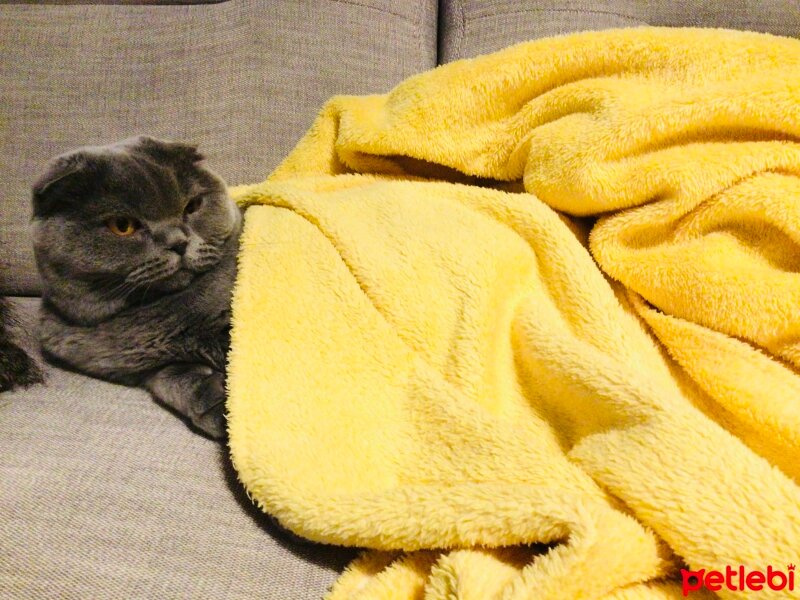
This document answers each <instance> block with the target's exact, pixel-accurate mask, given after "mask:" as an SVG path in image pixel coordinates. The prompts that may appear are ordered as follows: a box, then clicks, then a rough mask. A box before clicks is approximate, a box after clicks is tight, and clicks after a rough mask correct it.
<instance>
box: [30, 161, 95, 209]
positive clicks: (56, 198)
mask: <svg viewBox="0 0 800 600" xmlns="http://www.w3.org/2000/svg"><path fill="white" fill-rule="evenodd" d="M87 164H88V161H87V158H86V156H85V155H83V154H82V153H80V152H72V153H69V154H63V155H61V156H57V157H55V158H54V159H52V160H51V161H50V162H49V163H48V164H47V168H46V169H45V172H44V174H43V175H42V176H41V177H39V179H37V180H36V183H34V184H33V216H34V218H38V217H44V216H47V215H48V214H51V213H53V212H55V211H57V210H58V209H59V208H61V207H63V206H65V205H66V204H68V203H69V201H70V197H71V196H72V195H74V194H75V193H76V192H78V191H79V190H76V189H75V188H76V186H80V183H81V181H80V180H81V179H83V178H82V177H81V175H82V174H83V173H84V172H85V171H86V168H87Z"/></svg>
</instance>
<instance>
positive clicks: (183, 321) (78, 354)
mask: <svg viewBox="0 0 800 600" xmlns="http://www.w3.org/2000/svg"><path fill="white" fill-rule="evenodd" d="M202 159H203V157H202V156H201V155H200V154H199V153H198V152H197V149H196V148H195V147H194V146H189V145H185V144H178V143H172V142H164V141H160V140H155V139H153V138H148V137H144V136H139V137H137V138H132V139H129V140H124V141H122V142H118V143H116V144H112V145H109V146H99V147H86V148H79V149H77V150H74V151H72V152H69V153H67V154H64V155H61V156H59V157H56V158H55V159H53V160H52V161H51V163H50V165H49V166H48V168H47V170H46V172H45V174H44V175H43V176H42V177H41V178H40V179H39V181H38V182H37V183H36V184H35V185H34V188H33V213H34V219H33V231H34V251H35V255H36V263H37V266H38V268H39V272H40V273H41V275H42V279H43V284H44V293H43V297H44V301H43V305H42V315H41V344H42V349H43V350H44V352H45V353H46V355H48V356H49V357H51V358H54V359H56V360H58V361H60V362H62V363H64V364H66V365H68V366H70V367H72V368H74V369H76V370H78V371H81V372H83V373H87V374H89V375H93V376H95V377H99V378H102V379H107V380H109V381H114V382H117V383H123V384H126V385H133V386H140V387H144V388H145V389H147V390H149V391H150V392H151V394H152V395H153V396H155V397H156V398H157V399H158V400H160V401H162V402H163V403H165V404H167V405H168V406H170V407H172V408H173V409H174V410H176V411H178V412H179V413H181V414H182V415H184V416H186V417H188V419H189V420H190V421H191V422H192V423H193V424H194V425H195V426H196V427H198V428H199V429H201V430H202V431H204V432H205V433H207V434H209V435H211V436H212V437H222V436H223V435H224V432H225V419H224V400H225V389H224V381H225V378H224V372H225V358H226V354H227V350H228V345H229V327H230V294H231V289H232V287H233V282H234V278H235V275H236V255H237V251H238V238H239V233H240V231H241V222H242V218H241V214H240V212H239V210H238V209H237V208H236V206H235V204H234V203H233V201H232V200H231V199H230V198H229V197H228V195H227V192H226V189H225V184H224V182H223V181H222V180H221V179H220V178H219V177H218V176H217V175H215V174H214V173H213V172H212V171H210V170H209V169H207V168H206V167H205V166H204V165H203V164H202ZM197 198H202V200H201V201H200V205H199V208H197V209H196V211H195V212H191V214H188V213H187V214H185V212H184V211H185V209H186V208H187V205H188V204H189V202H190V201H191V200H192V199H197ZM195 204H196V203H195ZM117 217H128V218H132V219H135V220H136V222H138V223H140V224H141V227H140V228H139V229H138V230H137V231H136V233H134V234H132V235H130V236H127V237H120V236H118V235H115V234H114V233H112V231H111V229H110V228H109V227H108V225H107V224H108V222H109V221H110V220H112V219H115V218H117Z"/></svg>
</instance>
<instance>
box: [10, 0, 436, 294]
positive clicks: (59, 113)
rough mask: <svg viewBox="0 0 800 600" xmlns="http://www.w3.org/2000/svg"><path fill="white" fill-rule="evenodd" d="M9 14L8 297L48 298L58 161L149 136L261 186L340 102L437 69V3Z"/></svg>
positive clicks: (237, 0)
mask: <svg viewBox="0 0 800 600" xmlns="http://www.w3.org/2000/svg"><path fill="white" fill-rule="evenodd" d="M311 6H313V8H312V9H309V4H306V3H300V2H295V1H294V0H270V1H269V2H263V1H259V0H230V1H228V2H222V3H215V4H208V3H205V4H198V5H193V6H186V5H171V6H144V5H141V6H132V5H86V4H79V5H70V6H61V5H30V4H6V3H4V4H2V5H0V39H2V40H3V42H2V46H3V58H2V63H3V64H2V69H0V95H1V96H2V98H3V110H2V113H0V131H1V132H2V135H0V171H1V172H2V173H3V187H2V191H0V194H2V196H0V263H5V264H4V265H3V266H4V267H5V268H3V269H2V273H0V279H2V283H0V295H2V294H29V295H31V294H37V293H38V292H39V291H40V286H39V280H38V276H37V273H36V270H35V267H34V261H33V253H32V250H31V240H30V235H29V220H30V206H29V205H30V186H31V184H32V182H33V181H34V179H35V178H36V177H37V176H38V175H39V173H40V172H41V171H42V169H43V167H44V165H45V163H46V161H47V159H48V158H50V157H51V156H54V155H55V154H59V153H61V152H64V151H66V150H68V149H71V148H74V147H76V146H80V145H85V144H103V143H108V142H111V141H114V140H118V139H122V138H125V137H128V136H132V135H136V134H139V133H147V134H150V135H153V136H157V137H164V138H169V139H176V140H186V141H192V142H198V143H200V145H201V150H202V151H203V153H204V154H206V155H207V156H208V159H209V165H210V166H211V167H212V168H214V169H215V170H216V171H217V172H219V173H220V174H221V175H222V176H223V177H224V178H225V179H226V180H227V181H228V182H229V183H231V184H236V183H245V182H254V181H261V180H263V179H264V177H265V176H266V175H267V174H268V173H269V172H270V171H271V170H272V168H274V167H275V166H276V165H277V163H278V162H279V161H280V159H281V158H282V157H283V156H285V155H286V154H287V153H288V151H289V150H290V149H291V148H292V147H293V145H294V144H295V143H296V142H297V140H298V139H299V138H300V136H301V135H302V134H303V133H304V132H305V131H306V129H307V128H308V127H309V125H310V124H311V122H312V121H313V119H314V116H315V115H316V113H317V111H318V110H319V108H320V106H321V105H322V104H323V103H324V102H325V100H326V99H327V98H328V97H330V96H332V95H334V94H344V93H347V94H365V93H378V92H385V91H388V90H389V89H390V88H391V87H392V86H393V85H394V84H396V83H397V82H399V81H401V80H402V79H404V78H406V77H408V76H409V75H411V74H413V73H417V72H419V71H424V70H426V69H429V68H431V67H433V66H435V64H436V0H409V1H404V2H393V1H391V0H358V2H352V1H346V0H328V1H326V2H316V3H312V5H311Z"/></svg>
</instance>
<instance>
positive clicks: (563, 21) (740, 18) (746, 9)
mask: <svg viewBox="0 0 800 600" xmlns="http://www.w3.org/2000/svg"><path fill="white" fill-rule="evenodd" d="M439 21H440V23H439V31H440V36H439V62H440V63H446V62H451V61H453V60H457V59H459V58H468V57H472V56H477V55H479V54H486V53H488V52H494V51H495V50H499V49H501V48H504V47H506V46H509V45H511V44H514V43H516V42H523V41H526V40H531V39H538V38H543V37H548V36H552V35H559V34H564V33H570V32H573V31H584V30H591V29H611V28H615V27H636V26H638V25H658V26H668V27H727V28H730V29H746V30H752V31H762V32H766V33H774V34H777V35H785V36H797V35H799V34H800V8H798V2H797V0H760V1H759V2H746V1H743V0H668V1H667V0H655V1H652V2H646V1H643V0H442V1H441V3H440V14H439Z"/></svg>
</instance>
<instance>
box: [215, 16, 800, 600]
mask: <svg viewBox="0 0 800 600" xmlns="http://www.w3.org/2000/svg"><path fill="white" fill-rule="evenodd" d="M234 194H235V196H236V198H237V200H238V201H239V202H240V203H241V204H242V205H245V206H249V207H250V208H249V210H248V212H247V218H246V224H245V228H244V233H243V241H242V247H243V250H242V254H241V257H240V274H239V277H238V281H237V285H236V288H235V292H234V300H233V332H232V349H231V354H230V358H229V360H230V364H229V396H230V398H229V403H228V410H229V433H230V451H231V455H232V459H233V462H234V464H235V467H236V469H237V471H238V474H239V477H240V479H241V481H242V482H243V484H244V485H245V486H246V488H247V490H248V492H249V494H250V495H251V497H252V498H253V499H254V500H255V501H256V502H257V503H258V504H259V505H260V506H261V507H262V508H263V509H264V510H265V511H267V512H269V513H271V514H272V515H274V516H276V517H277V519H278V520H279V521H280V522H281V523H282V524H283V525H284V526H285V527H287V528H289V529H290V530H292V531H294V532H296V533H297V534H299V535H301V536H304V537H306V538H309V539H311V540H314V541H318V542H325V543H330V544H342V545H347V546H359V547H365V548H368V549H370V550H368V551H366V552H365V554H364V555H363V556H362V557H361V558H360V559H358V560H357V561H356V562H355V563H354V564H352V565H351V566H350V567H349V569H348V570H347V571H346V572H345V573H344V574H343V575H342V577H341V579H340V580H339V581H338V582H337V583H336V585H335V586H334V587H333V588H332V590H331V591H330V598H331V599H336V600H339V599H341V598H357V599H365V600H366V599H373V598H375V599H377V598H381V599H389V598H392V599H411V598H425V599H431V600H432V599H444V598H460V599H476V600H478V599H481V600H485V599H492V598H498V599H499V598H503V599H506V600H512V599H519V598H534V597H535V598H542V599H551V598H552V599H568V598H616V599H620V598H679V597H683V594H692V595H693V596H695V597H705V596H713V595H719V596H722V597H731V596H735V597H737V598H741V597H753V598H771V597H793V596H795V595H796V594H798V593H800V592H798V591H797V590H800V581H798V582H795V579H794V564H795V563H796V562H797V561H798V560H800V487H799V485H798V484H799V483H800V275H798V269H800V41H797V40H793V39H786V38H779V37H772V36H768V35H761V34H753V33H742V32H732V31H724V30H691V29H658V28H654V29H650V28H641V29H631V30H616V31H606V32H595V33H582V34H577V35H570V36H566V37H559V38H553V39H545V40H540V41H535V42H531V43H525V44H521V45H518V46H514V47H511V48H509V49H506V50H504V51H501V52H498V53H496V54H492V55H488V56H483V57H480V58H477V59H474V60H464V61H459V62H455V63H452V64H448V65H446V66H442V67H439V68H437V69H435V70H433V71H430V72H427V73H423V74H421V75H419V76H415V77H412V78H411V79H409V80H407V81H405V82H403V83H402V84H400V85H399V86H398V87H397V88H396V89H394V90H393V91H392V92H391V93H389V94H387V95H375V96H366V97H336V98H333V99H332V100H330V101H329V102H328V103H327V105H326V106H325V107H324V108H323V109H322V112H321V113H320V115H319V117H318V118H317V120H316V122H315V123H314V125H313V127H312V128H311V130H310V131H309V132H308V134H307V135H306V136H305V137H304V138H303V139H302V140H301V141H300V142H299V144H298V145H297V147H296V148H295V150H294V151H293V152H292V153H291V154H290V155H289V156H288V157H287V158H286V160H285V162H284V163H283V164H281V165H280V167H279V168H278V169H277V170H276V171H275V172H274V173H273V174H272V175H271V176H270V177H269V178H268V179H267V181H265V182H263V183H258V184H255V185H247V186H241V187H238V188H235V189H234ZM798 579H800V578H798Z"/></svg>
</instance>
